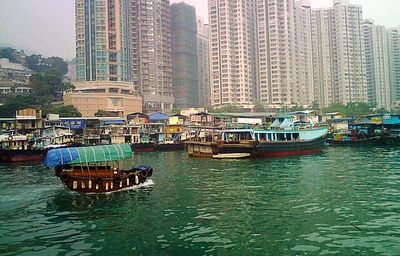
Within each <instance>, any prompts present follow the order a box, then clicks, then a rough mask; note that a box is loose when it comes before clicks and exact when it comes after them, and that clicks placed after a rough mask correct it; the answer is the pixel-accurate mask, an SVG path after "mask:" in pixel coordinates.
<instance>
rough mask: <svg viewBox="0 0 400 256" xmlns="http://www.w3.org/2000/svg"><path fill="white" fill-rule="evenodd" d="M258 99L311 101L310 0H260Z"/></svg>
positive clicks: (266, 100) (275, 101)
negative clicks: (296, 0)
mask: <svg viewBox="0 0 400 256" xmlns="http://www.w3.org/2000/svg"><path fill="white" fill-rule="evenodd" d="M256 12H257V15H256V17H257V47H256V48H257V55H256V58H257V62H258V70H257V71H258V90H257V93H256V94H257V96H258V101H259V102H261V103H267V104H272V105H286V104H288V105H289V104H302V105H303V104H311V102H312V101H313V99H314V91H313V79H312V48H311V46H312V43H311V6H310V3H309V1H305V0H303V1H298V2H295V1H293V0H272V1H271V0H269V1H267V0H258V1H257V6H256Z"/></svg>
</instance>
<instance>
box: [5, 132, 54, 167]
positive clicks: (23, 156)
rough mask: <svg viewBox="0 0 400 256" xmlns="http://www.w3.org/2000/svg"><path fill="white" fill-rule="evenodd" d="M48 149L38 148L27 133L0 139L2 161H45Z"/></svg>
mask: <svg viewBox="0 0 400 256" xmlns="http://www.w3.org/2000/svg"><path fill="white" fill-rule="evenodd" d="M46 153H47V149H44V148H36V147H35V146H34V144H33V142H30V141H29V140H28V138H27V137H26V136H25V135H16V136H12V135H9V136H8V137H3V138H1V139H0V162H5V163H13V162H31V161H43V159H44V158H45V156H46Z"/></svg>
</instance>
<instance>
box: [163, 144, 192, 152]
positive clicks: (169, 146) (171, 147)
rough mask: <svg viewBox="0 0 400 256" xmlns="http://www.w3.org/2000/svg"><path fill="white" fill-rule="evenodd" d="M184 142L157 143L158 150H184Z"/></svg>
mask: <svg viewBox="0 0 400 256" xmlns="http://www.w3.org/2000/svg"><path fill="white" fill-rule="evenodd" d="M184 149H185V144H183V143H173V144H172V143H171V144H158V145H157V150H158V151H175V150H184Z"/></svg>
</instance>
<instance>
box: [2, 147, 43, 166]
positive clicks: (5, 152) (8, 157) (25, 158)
mask: <svg viewBox="0 0 400 256" xmlns="http://www.w3.org/2000/svg"><path fill="white" fill-rule="evenodd" d="M46 153H47V149H26V150H25V149H0V162H5V163H14V162H31V161H43V160H44V158H45V157H46Z"/></svg>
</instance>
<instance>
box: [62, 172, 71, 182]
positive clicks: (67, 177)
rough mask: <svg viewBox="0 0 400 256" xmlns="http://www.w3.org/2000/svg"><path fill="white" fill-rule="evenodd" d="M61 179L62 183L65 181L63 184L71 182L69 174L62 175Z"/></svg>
mask: <svg viewBox="0 0 400 256" xmlns="http://www.w3.org/2000/svg"><path fill="white" fill-rule="evenodd" d="M60 179H61V181H63V182H67V181H68V180H69V175H68V173H61V175H60Z"/></svg>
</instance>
